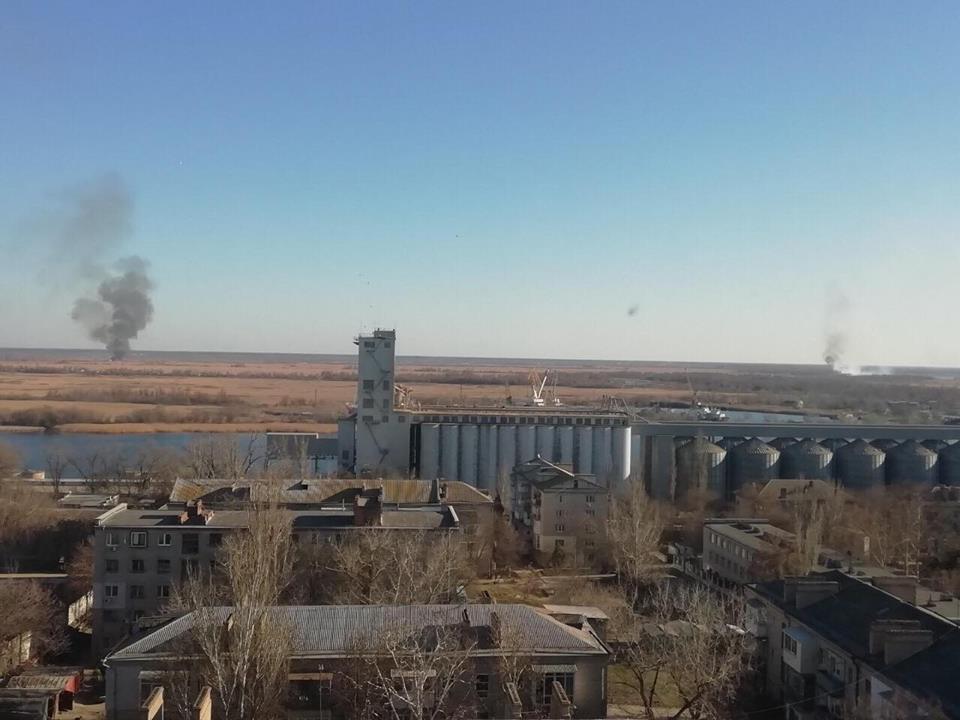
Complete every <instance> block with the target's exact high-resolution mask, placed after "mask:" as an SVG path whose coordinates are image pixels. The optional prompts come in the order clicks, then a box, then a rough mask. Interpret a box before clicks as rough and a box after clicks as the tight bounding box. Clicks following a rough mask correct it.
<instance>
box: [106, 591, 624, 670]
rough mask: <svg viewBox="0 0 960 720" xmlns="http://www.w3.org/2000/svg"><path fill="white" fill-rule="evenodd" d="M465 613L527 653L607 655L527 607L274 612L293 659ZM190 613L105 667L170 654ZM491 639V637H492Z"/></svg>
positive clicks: (588, 636) (593, 641) (342, 652)
mask: <svg viewBox="0 0 960 720" xmlns="http://www.w3.org/2000/svg"><path fill="white" fill-rule="evenodd" d="M231 610H232V609H231V608H229V607H219V608H210V609H209V610H207V611H205V612H209V613H211V614H212V616H213V618H214V619H215V620H216V621H217V622H223V621H225V620H226V619H227V618H228V617H229V615H230V613H231ZM464 612H466V614H467V617H468V618H469V621H470V627H471V628H475V629H478V630H480V629H484V628H486V629H487V630H489V628H490V627H491V623H492V616H493V614H494V613H496V614H497V615H498V617H499V620H500V623H501V626H502V627H503V628H504V633H509V634H510V636H511V637H516V638H518V641H517V644H516V645H515V646H514V647H516V648H518V649H519V650H522V652H523V653H524V654H540V655H544V654H561V655H568V654H580V655H605V654H606V653H607V650H606V648H605V647H604V645H603V643H602V642H600V640H598V639H597V638H596V636H594V635H593V634H592V633H589V632H586V631H583V630H578V629H576V628H572V627H569V626H567V625H564V624H563V623H561V622H559V621H557V620H555V619H553V618H551V617H549V616H548V615H546V614H544V613H541V612H538V611H537V610H536V609H535V608H532V607H529V606H527V605H499V604H493V605H320V606H305V607H274V608H271V613H273V615H274V616H275V618H276V619H277V620H278V621H279V622H282V623H285V624H287V625H288V627H290V629H291V631H292V637H293V652H292V656H293V657H294V658H307V657H315V656H335V657H336V656H349V655H353V654H355V653H356V652H357V649H358V648H363V647H367V648H370V647H376V646H377V644H378V643H380V642H382V638H383V637H384V636H386V635H388V634H389V632H390V631H392V630H397V629H401V630H402V629H407V628H409V629H410V630H411V631H413V632H416V631H419V630H424V629H428V628H433V627H437V626H449V627H452V626H460V625H461V623H462V622H463V614H464ZM197 617H198V615H197V612H193V613H189V614H187V615H184V616H183V617H180V618H178V619H177V620H174V621H173V622H171V623H170V624H168V625H166V626H164V627H162V628H160V629H159V630H156V631H155V632H153V633H151V634H149V635H147V636H146V637H144V638H141V639H140V640H137V641H136V642H134V643H132V644H130V645H128V646H127V647H125V648H123V649H121V650H119V651H118V652H116V653H114V654H113V655H111V656H110V657H109V658H107V660H106V662H107V663H110V662H113V661H122V660H129V659H133V658H140V657H152V656H159V655H163V654H165V652H167V651H168V650H169V648H168V647H165V645H166V644H167V643H169V642H170V641H171V640H174V639H175V638H177V637H180V636H181V635H183V634H184V633H187V632H189V631H190V630H191V629H192V628H193V626H194V623H195V622H196V620H197ZM488 634H489V633H488ZM478 650H479V651H483V650H486V651H487V652H488V653H491V654H500V653H503V652H504V651H503V649H497V648H493V647H490V646H489V643H487V647H484V643H483V642H481V643H480V647H479V648H478Z"/></svg>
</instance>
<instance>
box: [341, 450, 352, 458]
mask: <svg viewBox="0 0 960 720" xmlns="http://www.w3.org/2000/svg"><path fill="white" fill-rule="evenodd" d="M340 455H341V456H342V458H343V459H344V460H349V459H350V451H349V450H344V451H343V452H342V453H340Z"/></svg>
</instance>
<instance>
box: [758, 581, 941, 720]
mask: <svg viewBox="0 0 960 720" xmlns="http://www.w3.org/2000/svg"><path fill="white" fill-rule="evenodd" d="M816 579H817V580H826V581H834V582H837V583H838V585H839V589H838V591H837V593H836V594H834V595H832V596H830V597H826V598H824V599H822V600H819V601H818V602H814V603H812V604H810V605H807V606H806V607H803V608H797V607H796V606H795V604H793V603H789V602H787V601H785V600H784V581H783V580H772V581H770V582H765V583H758V584H757V585H755V586H754V589H755V591H756V592H757V593H758V594H759V595H760V596H761V597H763V598H765V599H766V600H767V601H769V602H772V603H773V604H775V605H776V606H778V607H779V608H781V609H783V610H784V612H786V614H787V615H790V616H791V617H794V618H796V619H797V620H799V621H800V622H801V623H803V624H804V625H805V626H807V627H808V628H810V629H812V630H813V631H814V632H816V633H817V634H818V635H820V636H821V637H824V638H826V639H827V640H829V641H830V642H832V643H835V644H836V645H839V646H840V647H841V648H843V649H844V650H845V651H846V652H848V653H850V654H851V655H853V656H855V657H857V658H859V659H861V660H864V661H865V662H867V663H868V664H869V665H871V666H872V667H874V668H875V669H877V670H879V671H882V673H883V674H885V675H887V676H889V677H890V678H892V679H894V680H895V681H896V682H897V683H898V684H900V685H901V686H902V687H904V688H906V689H908V690H909V691H910V692H912V693H915V694H916V695H918V696H919V697H921V698H926V699H936V701H937V702H939V703H941V704H942V707H943V709H944V710H945V711H946V712H947V713H948V716H950V717H956V716H958V715H960V684H958V683H957V682H956V668H958V667H960V628H958V627H957V625H956V624H954V623H952V622H950V621H948V620H946V619H944V618H942V617H939V616H937V615H935V614H934V613H932V612H928V611H926V610H924V609H921V608H918V607H915V606H913V605H911V604H910V603H907V602H903V601H902V600H900V599H898V598H897V597H895V596H894V595H891V594H890V593H887V592H885V591H883V590H881V589H879V588H876V587H873V586H872V585H870V584H869V583H866V582H863V581H862V580H859V579H856V578H853V577H850V576H848V575H846V574H845V573H842V572H838V571H833V572H828V573H821V574H818V575H817V576H816ZM875 620H912V621H915V622H916V623H919V625H920V627H922V628H923V629H926V630H929V631H931V632H932V634H933V638H934V642H933V644H932V645H931V646H930V647H928V648H927V649H925V650H921V651H920V652H918V653H916V654H914V655H912V656H910V657H908V658H907V659H905V660H901V661H900V662H897V663H895V664H893V665H890V666H887V667H884V665H883V660H882V658H880V657H876V656H871V655H870V652H869V648H870V644H869V643H870V625H871V624H872V623H873V622H874V621H875Z"/></svg>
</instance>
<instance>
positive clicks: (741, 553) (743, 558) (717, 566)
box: [701, 518, 795, 587]
mask: <svg viewBox="0 0 960 720" xmlns="http://www.w3.org/2000/svg"><path fill="white" fill-rule="evenodd" d="M794 543H795V537H794V534H793V533H791V532H788V531H786V530H782V529H781V528H778V527H777V526H776V525H771V524H770V523H769V522H767V521H766V520H764V519H762V518H711V519H708V520H707V521H706V522H705V523H704V524H703V558H702V561H701V571H702V573H703V575H704V576H705V577H706V578H707V579H709V580H711V581H713V582H714V583H716V584H718V585H721V586H726V587H731V586H735V585H743V584H746V583H753V582H759V581H761V580H768V579H770V578H772V577H774V576H775V575H776V570H777V568H778V566H779V564H780V558H782V557H783V555H784V554H785V553H788V552H790V550H791V549H792V547H793V546H794Z"/></svg>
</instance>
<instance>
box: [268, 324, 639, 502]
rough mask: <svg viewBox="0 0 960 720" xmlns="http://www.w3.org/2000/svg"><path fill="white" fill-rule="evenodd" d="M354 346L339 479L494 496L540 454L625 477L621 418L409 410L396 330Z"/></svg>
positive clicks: (509, 409) (526, 410)
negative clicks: (446, 484) (422, 483)
mask: <svg viewBox="0 0 960 720" xmlns="http://www.w3.org/2000/svg"><path fill="white" fill-rule="evenodd" d="M356 344H357V348H358V353H359V357H358V377H357V403H356V409H355V410H354V411H352V412H351V414H350V416H349V417H348V418H345V419H343V420H341V421H340V423H339V431H338V438H339V453H338V456H339V458H340V471H341V472H344V473H355V474H357V475H360V476H371V475H383V474H388V475H399V476H403V477H419V478H423V479H426V480H432V479H433V478H434V477H435V476H436V475H437V474H439V477H441V478H443V479H446V480H462V481H463V482H466V483H469V484H471V485H476V486H478V487H482V488H484V489H488V490H493V489H494V488H495V487H496V485H497V483H498V480H500V479H501V478H506V477H507V476H508V475H509V472H510V470H511V469H512V468H513V466H514V465H516V464H517V463H518V462H526V461H528V460H532V459H534V458H535V457H537V456H538V455H539V456H540V457H543V458H544V459H547V460H559V461H566V462H569V463H572V465H573V468H574V470H575V471H576V472H580V473H591V472H592V473H593V474H594V475H596V476H597V480H598V482H601V483H604V484H611V485H612V486H617V487H619V486H622V485H623V484H624V483H625V482H626V481H627V479H628V478H629V477H630V473H631V458H632V444H631V431H630V418H629V416H628V415H627V414H626V413H622V412H606V411H596V410H589V409H583V408H572V407H571V408H565V407H542V406H540V407H538V406H533V405H531V406H516V405H509V406H504V407H484V408H454V407H438V408H420V407H417V408H414V407H413V406H412V405H409V404H408V403H407V402H406V399H405V398H406V396H405V394H404V393H402V392H400V388H399V386H396V385H395V382H394V380H395V366H396V356H395V352H396V334H395V333H394V331H392V330H377V331H375V332H373V333H371V334H369V335H362V336H360V337H358V338H357V339H356ZM436 426H439V428H440V433H439V434H440V440H439V459H438V450H437V444H438V443H437V437H436V433H437V430H436ZM280 444H281V443H280V442H279V441H277V442H276V445H277V446H278V447H279V446H280Z"/></svg>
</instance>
